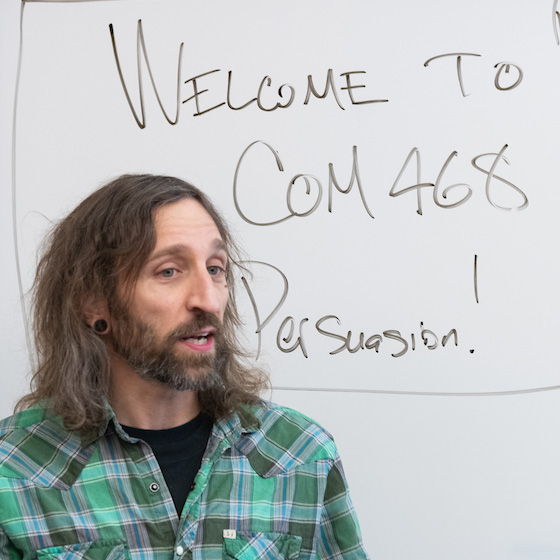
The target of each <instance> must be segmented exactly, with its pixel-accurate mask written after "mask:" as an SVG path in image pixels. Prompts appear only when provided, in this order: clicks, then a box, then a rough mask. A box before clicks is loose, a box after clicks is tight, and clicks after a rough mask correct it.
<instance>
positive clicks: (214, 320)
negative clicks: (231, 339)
mask: <svg viewBox="0 0 560 560" xmlns="http://www.w3.org/2000/svg"><path fill="white" fill-rule="evenodd" d="M208 327H212V329H213V335H214V336H215V337H221V335H222V334H223V330H224V328H223V324H222V322H221V321H220V319H218V317H216V315H214V314H212V313H208V312H207V311H201V312H200V313H199V314H197V315H195V317H193V318H192V319H191V320H190V321H189V322H188V323H183V324H182V325H178V326H177V327H175V328H174V329H173V330H172V331H171V332H170V333H169V334H168V335H167V340H168V341H171V342H174V341H175V340H177V339H178V338H188V337H189V336H190V335H192V334H195V333H198V332H200V331H202V330H204V329H206V328H208Z"/></svg>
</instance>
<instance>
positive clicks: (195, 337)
mask: <svg viewBox="0 0 560 560" xmlns="http://www.w3.org/2000/svg"><path fill="white" fill-rule="evenodd" d="M180 341H181V343H182V344H184V345H185V346H187V347H189V348H191V349H193V350H196V351H197V352H208V351H210V350H212V349H213V348H214V329H212V328H208V329H203V330H200V331H198V332H196V333H192V334H191V333H189V334H188V335H186V336H181V337H180Z"/></svg>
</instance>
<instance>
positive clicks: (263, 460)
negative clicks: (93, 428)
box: [0, 403, 368, 560]
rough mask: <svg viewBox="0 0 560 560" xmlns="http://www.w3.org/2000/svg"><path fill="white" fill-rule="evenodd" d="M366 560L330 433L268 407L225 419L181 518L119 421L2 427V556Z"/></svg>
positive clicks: (39, 418)
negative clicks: (86, 430) (86, 426)
mask: <svg viewBox="0 0 560 560" xmlns="http://www.w3.org/2000/svg"><path fill="white" fill-rule="evenodd" d="M22 557H23V558H25V559H35V558H37V559H39V560H47V559H54V558H56V559H65V560H74V559H81V558H83V559H91V560H101V559H105V558H107V559H111V560H121V559H125V558H130V559H133V560H136V559H138V560H140V559H150V560H152V559H153V560H171V559H173V560H176V559H177V560H178V559H182V560H183V559H184V560H190V559H193V560H197V559H218V558H229V559H239V560H253V559H257V558H264V559H272V558H284V559H287V560H293V559H296V558H298V559H302V560H307V559H311V558H324V559H329V558H332V559H341V558H344V559H348V560H362V559H365V558H367V557H368V556H367V554H366V552H365V551H364V549H363V547H362V543H361V537H360V530H359V527H358V521H357V519H356V516H355V513H354V510H353V507H352V504H351V502H350V497H349V495H348V488H347V485H346V481H345V478H344V474H343V471H342V466H341V463H340V458H339V456H338V453H337V451H336V447H335V444H334V442H333V440H332V437H331V436H330V435H329V434H328V433H327V432H325V430H323V429H322V428H321V427H320V426H318V425H317V424H315V423H314V422H312V421H311V420H309V419H308V418H306V417H305V416H303V415H301V414H299V413H297V412H294V411H293V410H289V409H286V408H282V407H278V406H276V405H272V404H270V403H263V404H262V405H260V406H256V407H253V408H251V409H250V413H248V411H244V412H243V413H240V414H239V415H233V416H232V417H231V418H227V419H225V420H222V421H220V422H217V423H216V424H215V425H214V427H213V430H212V434H211V436H210V439H209V441H208V447H207V449H206V452H205V455H204V458H203V460H202V465H201V467H200V471H199V472H198V474H197V476H196V479H195V485H194V488H193V490H192V491H191V492H190V494H189V496H188V499H187V502H186V504H185V507H184V508H183V512H182V515H181V518H180V519H179V518H178V516H177V512H176V510H175V506H174V505H173V500H172V498H171V495H170V493H169V490H168V488H167V486H166V484H165V481H164V479H163V475H162V473H161V470H160V469H159V466H158V463H157V461H156V459H155V457H154V454H153V453H152V451H151V449H150V447H149V446H148V445H147V444H146V443H145V442H143V441H141V440H138V439H134V438H131V437H130V436H128V435H127V434H126V433H125V432H124V431H123V430H122V428H121V427H120V425H119V424H118V422H117V421H116V419H115V418H114V416H113V415H111V417H109V418H108V420H107V425H106V426H105V427H104V429H103V430H101V432H100V434H98V435H95V436H92V437H84V436H82V437H81V436H80V435H79V434H77V433H74V432H69V431H67V430H66V429H65V428H64V427H63V425H62V423H61V421H60V419H59V418H57V417H50V416H48V415H47V413H46V412H45V411H44V410H43V409H42V408H41V407H35V408H32V409H29V410H27V411H24V412H22V413H19V414H17V415H15V416H12V417H11V418H8V419H6V420H4V421H2V422H1V423H0V559H2V560H4V559H5V560H8V559H9V560H12V559H14V560H15V559H16V558H17V559H19V558H22Z"/></svg>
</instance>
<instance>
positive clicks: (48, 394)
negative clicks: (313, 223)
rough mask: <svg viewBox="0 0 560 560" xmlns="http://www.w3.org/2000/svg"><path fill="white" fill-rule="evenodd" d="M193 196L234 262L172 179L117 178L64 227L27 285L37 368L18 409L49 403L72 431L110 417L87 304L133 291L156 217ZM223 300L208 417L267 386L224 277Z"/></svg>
mask: <svg viewBox="0 0 560 560" xmlns="http://www.w3.org/2000/svg"><path fill="white" fill-rule="evenodd" d="M183 198H193V199H195V200H197V201H198V202H199V203H200V204H201V205H202V207H203V208H204V209H205V210H206V211H207V212H208V213H209V214H210V216H211V217H212V219H213V220H214V222H215V224H216V226H217V228H218V230H219V232H220V235H221V237H222V239H223V241H224V242H225V244H226V247H227V251H228V256H229V259H230V262H231V263H236V262H238V261H239V250H238V248H237V246H236V244H235V243H234V241H233V239H232V237H231V235H230V233H229V230H228V227H227V225H226V224H225V222H224V220H223V218H222V217H221V216H220V215H219V213H218V212H217V210H216V209H215V208H214V206H213V205H212V203H211V202H210V200H209V199H208V198H207V197H206V196H205V195H204V194H203V193H202V192H201V191H200V190H199V189H197V188H196V187H194V186H193V185H191V184H189V183H187V182H185V181H182V180H180V179H177V178H175V177H165V176H158V175H123V176H121V177H118V178H117V179H115V180H114V181H111V182H110V183H108V184H107V185H105V186H103V187H101V188H100V189H99V190H97V191H95V192H94V193H93V194H91V195H90V196H89V197H87V198H86V199H85V200H84V201H83V202H82V203H81V204H79V205H78V207H77V208H76V209H75V210H74V211H73V212H71V213H70V214H69V215H68V216H67V217H66V218H64V219H63V220H61V221H60V222H59V223H58V224H57V225H56V226H55V228H54V229H53V230H52V232H51V233H50V235H49V236H48V238H47V239H46V241H45V246H44V251H43V253H42V257H41V259H40V261H39V264H38V266H37V274H36V277H35V283H34V287H33V299H32V317H33V332H34V337H35V345H36V352H37V357H36V358H37V367H36V370H35V372H34V374H33V377H32V380H31V392H30V393H29V394H28V395H26V396H24V397H23V398H22V399H21V400H20V401H19V402H18V403H17V405H16V409H17V410H22V409H24V408H27V407H29V406H31V405H34V404H38V403H40V402H43V401H45V402H47V403H48V406H49V407H50V408H52V410H53V412H54V413H56V414H58V415H60V416H61V417H62V418H63V421H64V424H65V425H66V427H67V428H69V429H74V430H84V431H87V430H91V429H95V428H98V427H99V426H100V425H101V424H102V422H103V420H104V419H105V417H106V413H107V410H106V402H107V397H108V394H109V385H110V366H109V353H108V350H107V346H106V345H105V343H104V342H103V341H102V339H101V337H99V336H98V335H97V334H96V333H94V332H93V330H92V328H91V327H90V325H88V324H87V322H86V320H85V317H84V313H83V306H84V301H86V299H87V298H93V299H94V300H99V301H101V300H105V301H107V302H108V304H109V307H111V304H112V303H115V302H116V301H117V297H118V296H117V285H118V283H119V282H122V281H124V282H125V283H129V284H130V285H133V283H134V282H135V281H136V279H137V277H138V274H139V272H140V268H141V267H142V265H143V263H144V262H145V261H146V259H147V257H148V255H149V254H150V252H151V251H152V250H153V248H154V246H155V242H156V235H155V229H154V222H153V216H154V212H155V210H157V209H158V208H160V207H162V206H164V205H166V204H171V203H173V202H177V201H178V200H181V199H183ZM227 284H228V287H229V295H230V297H229V301H228V304H227V307H226V310H225V313H224V321H223V322H224V336H225V337H226V338H227V341H228V343H229V345H230V346H231V347H232V348H233V349H234V352H233V353H232V354H231V356H230V357H229V358H228V359H227V361H226V363H224V364H223V365H222V369H221V370H220V374H221V377H222V380H223V385H220V386H217V387H215V388H212V389H210V390H209V391H206V392H204V393H201V394H199V401H200V406H201V408H202V410H203V411H204V412H206V413H207V414H209V415H211V416H212V417H214V418H220V417H223V416H226V415H227V414H229V413H231V412H232V411H235V410H238V409H239V407H240V405H242V404H250V403H254V402H256V401H257V400H258V396H259V393H260V392H261V391H262V390H263V389H265V388H266V387H267V386H268V379H267V376H266V375H265V373H264V372H263V371H262V370H260V369H257V368H254V367H251V366H250V365H248V362H247V361H246V359H245V354H244V353H243V352H242V351H241V349H240V348H239V344H238V342H237V339H236V336H235V331H236V328H237V327H239V325H240V319H239V315H238V312H237V308H236V305H235V284H234V278H233V274H232V270H231V267H228V270H227Z"/></svg>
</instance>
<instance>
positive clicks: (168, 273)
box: [160, 268, 175, 278]
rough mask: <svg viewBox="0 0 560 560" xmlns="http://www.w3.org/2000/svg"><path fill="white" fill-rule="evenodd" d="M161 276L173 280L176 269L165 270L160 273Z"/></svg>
mask: <svg viewBox="0 0 560 560" xmlns="http://www.w3.org/2000/svg"><path fill="white" fill-rule="evenodd" d="M160 274H161V275H162V276H163V277H164V278H171V277H172V276H174V274H175V269H174V268H164V269H163V270H162V271H160Z"/></svg>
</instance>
